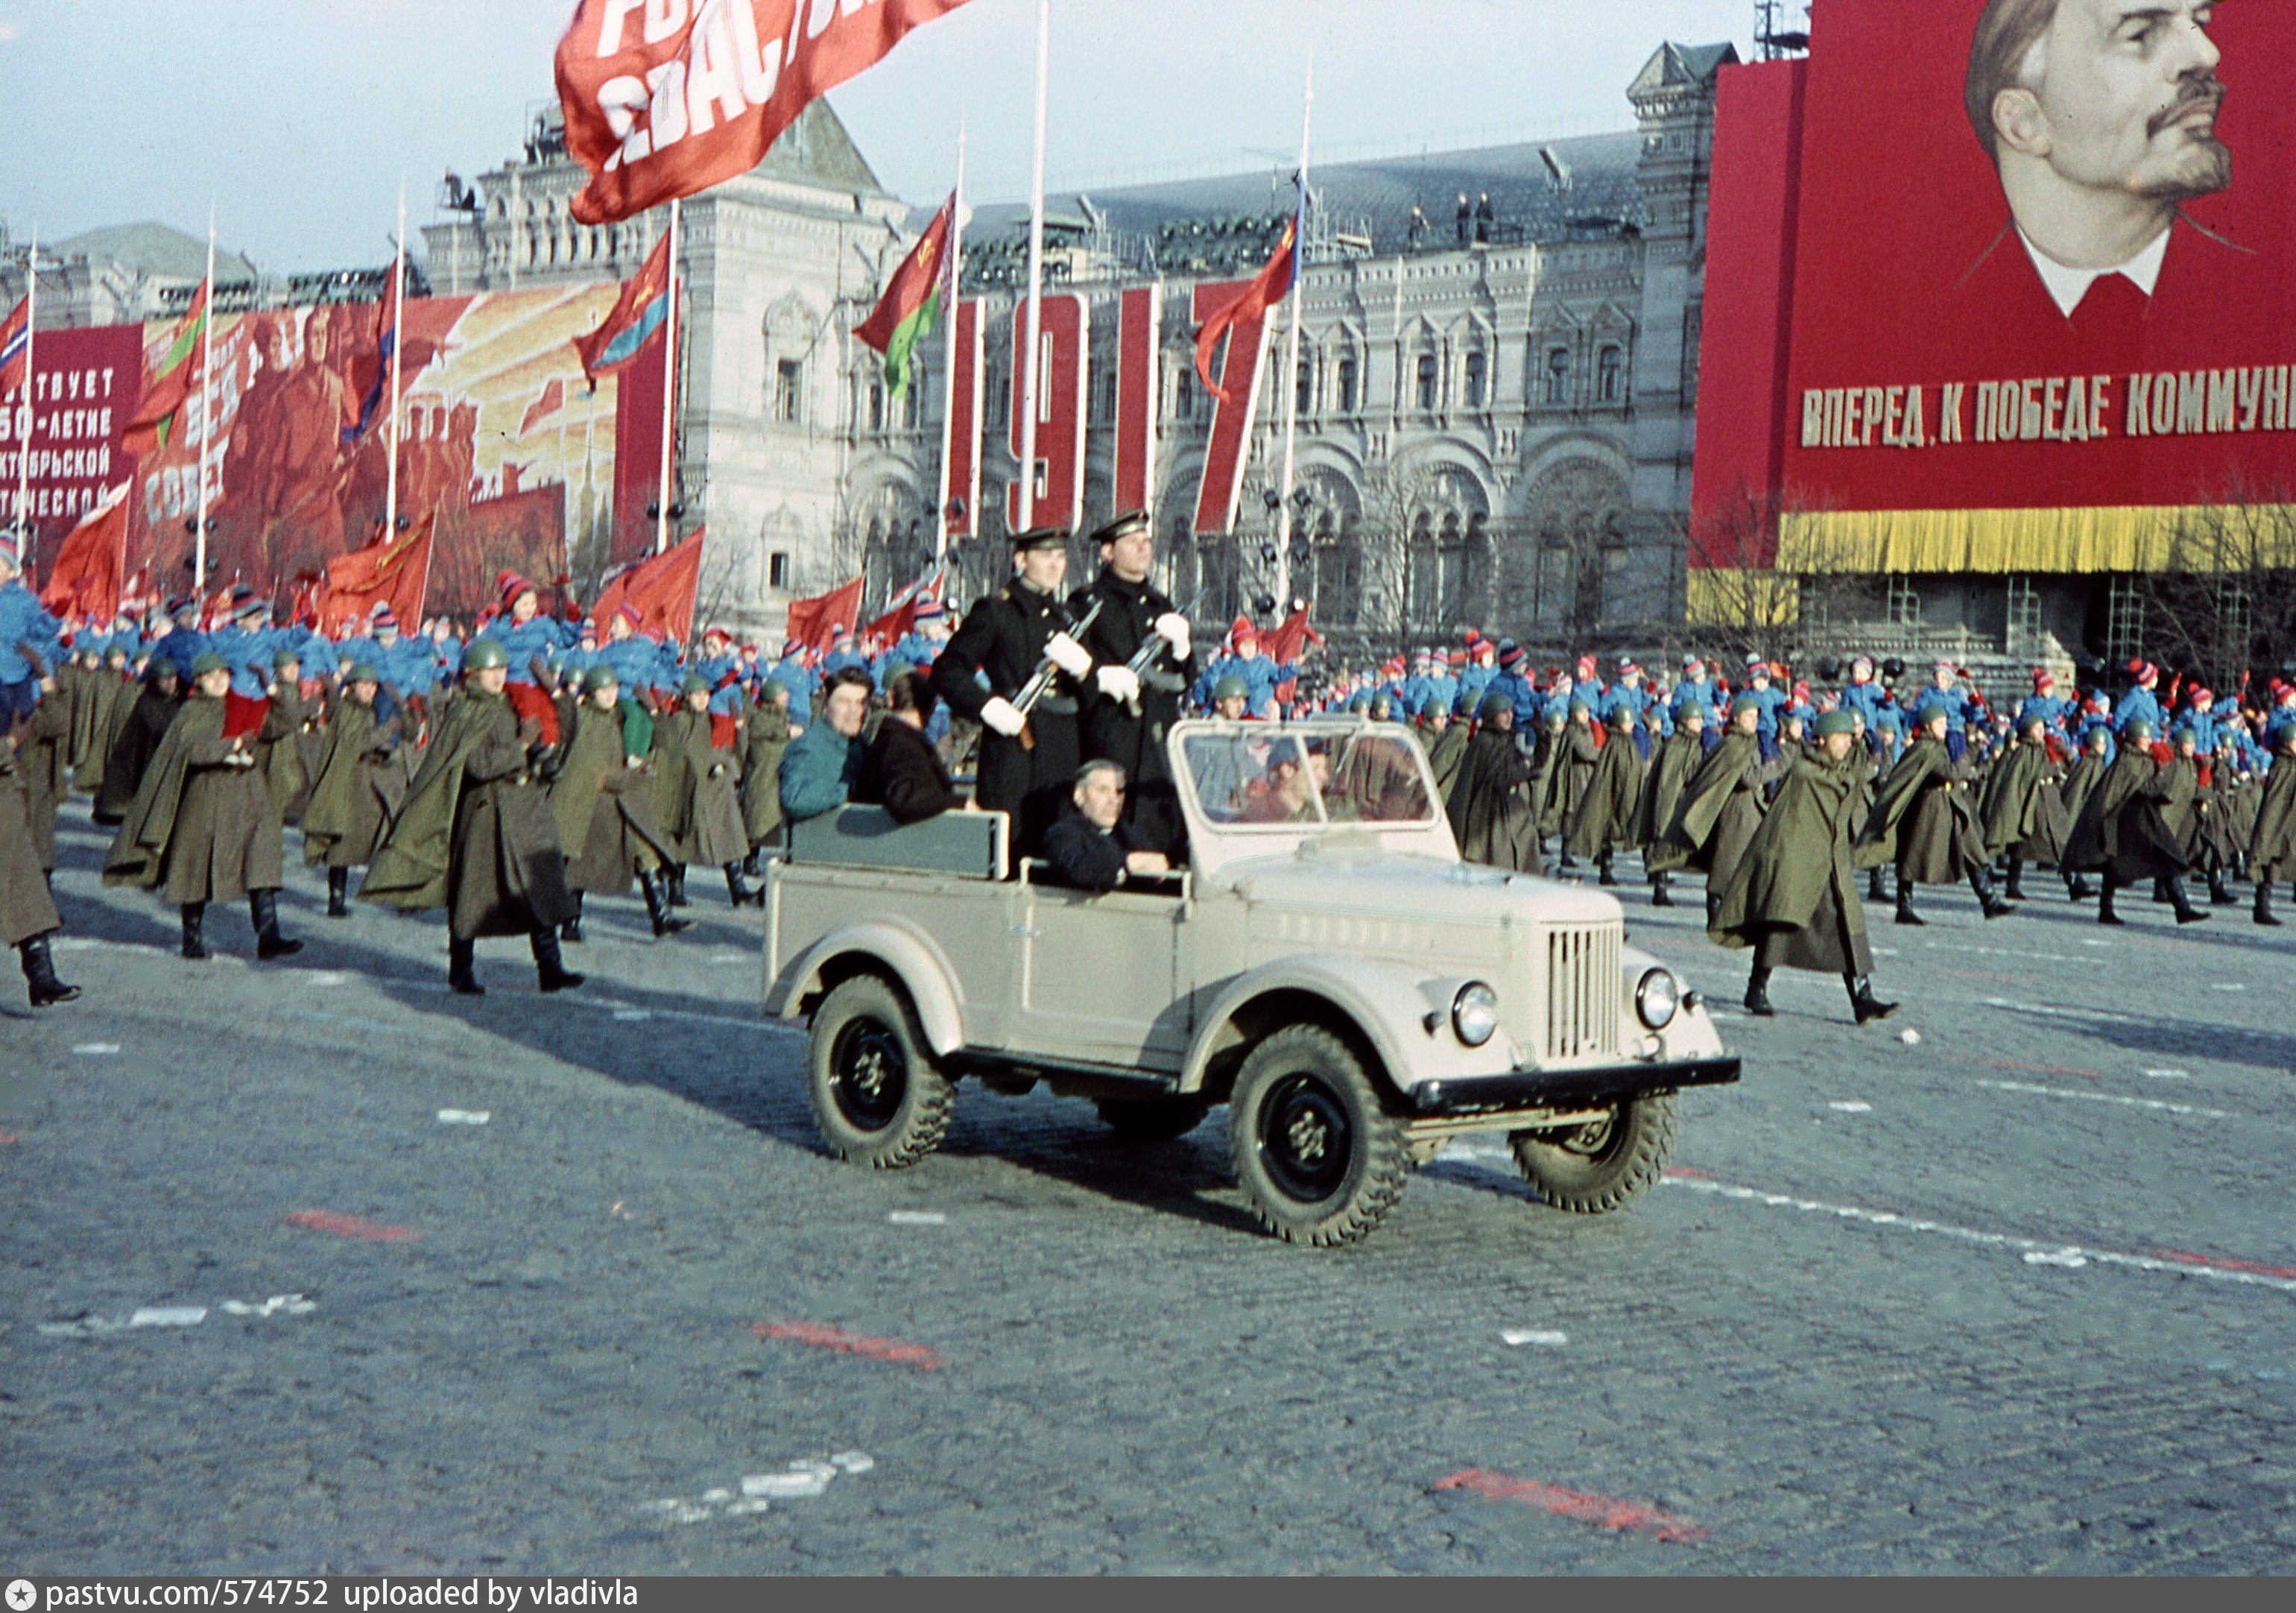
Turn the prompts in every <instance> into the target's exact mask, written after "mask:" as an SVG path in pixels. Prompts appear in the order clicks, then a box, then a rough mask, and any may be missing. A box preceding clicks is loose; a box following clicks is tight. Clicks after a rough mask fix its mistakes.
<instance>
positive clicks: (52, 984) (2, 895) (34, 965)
mask: <svg viewBox="0 0 2296 1613" xmlns="http://www.w3.org/2000/svg"><path fill="white" fill-rule="evenodd" d="M63 925H64V921H63V919H62V918H61V917H59V916H58V914H57V912H56V904H55V899H54V898H53V897H52V896H51V895H49V893H48V881H47V875H46V870H45V869H44V868H41V867H40V859H39V854H38V852H36V851H35V850H34V849H33V846H32V833H31V825H30V822H29V819H28V816H27V814H26V811H25V807H24V788H23V780H22V779H21V778H20V777H19V776H18V774H17V770H16V746H15V744H14V742H13V740H12V738H10V737H0V944H4V945H7V946H12V947H14V948H15V949H16V955H17V957H18V958H19V959H21V961H22V963H23V966H24V985H25V989H26V992H28V994H29V997H30V999H31V1003H32V1006H33V1007H34V1008H52V1007H53V1006H54V1005H55V1004H57V1003H60V1002H70V1000H72V999H73V998H75V997H78V995H79V988H78V986H72V985H66V984H64V983H63V982H61V980H58V979H57V978H56V966H55V960H54V959H53V957H52V956H51V954H50V952H49V949H48V937H49V936H51V935H53V934H55V933H56V932H57V931H58V930H60V929H61V928H63Z"/></svg>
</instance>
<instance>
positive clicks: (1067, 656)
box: [1045, 633, 1092, 682]
mask: <svg viewBox="0 0 2296 1613" xmlns="http://www.w3.org/2000/svg"><path fill="white" fill-rule="evenodd" d="M1045 656H1046V659H1047V660H1049V661H1050V662H1052V663H1053V664H1054V666H1056V667H1058V668H1060V669H1061V671H1063V672H1066V673H1067V674H1068V675H1069V676H1070V677H1071V678H1073V679H1077V680H1078V682H1082V681H1083V679H1084V677H1085V674H1086V673H1087V672H1089V671H1092V653H1091V652H1090V651H1089V650H1087V649H1086V648H1085V647H1084V646H1082V645H1080V644H1078V642H1077V641H1076V640H1075V639H1073V638H1070V637H1069V636H1068V635H1067V634H1066V633H1054V635H1053V636H1052V637H1051V638H1048V639H1046V641H1045Z"/></svg>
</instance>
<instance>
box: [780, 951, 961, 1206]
mask: <svg viewBox="0 0 2296 1613" xmlns="http://www.w3.org/2000/svg"><path fill="white" fill-rule="evenodd" d="M806 1074H807V1082H806V1085H807V1089H808V1097H809V1098H810V1099H812V1102H813V1119H814V1123H815V1124H816V1126H818V1127H819V1128H820V1130H821V1140H822V1141H824V1143H826V1144H828V1145H829V1151H830V1152H831V1153H832V1154H834V1155H836V1156H837V1157H838V1158H840V1159H842V1160H846V1161H849V1163H851V1164H865V1165H868V1166H871V1167H872V1168H873V1169H876V1170H880V1171H898V1170H900V1169H903V1168H904V1167H906V1166H908V1165H913V1164H916V1163H917V1161H919V1160H920V1159H922V1158H923V1157H924V1156H926V1155H928V1154H930V1153H931V1152H932V1151H933V1150H934V1149H935V1148H939V1146H940V1140H941V1138H942V1137H943V1135H945V1134H946V1133H947V1131H948V1121H949V1115H950V1112H951V1110H952V1109H954V1108H955V1102H956V1094H955V1088H954V1087H952V1086H950V1085H949V1083H948V1081H947V1078H946V1077H945V1076H943V1075H942V1074H941V1073H940V1069H939V1066H936V1065H935V1064H934V1063H933V1060H932V1054H931V1050H930V1049H928V1048H927V1047H926V1045H925V1039H924V1033H923V1032H922V1030H921V1029H920V1028H919V1027H918V1025H917V1021H916V1015H915V1014H914V1012H912V1011H911V1009H910V1008H909V1005H908V1001H907V1000H906V998H904V997H903V996H902V995H901V993H900V992H898V991H897V990H896V989H895V988H894V987H892V986H890V985H889V984H887V983H885V982H884V981H882V980H880V979H879V978H877V976H875V975H855V976H854V977H853V978H852V979H850V980H849V981H846V982H845V983H843V984H841V985H840V986H838V987H837V988H836V989H835V990H834V991H832V992H830V993H829V995H828V997H827V998H825V999H824V1000H823V1002H822V1005H821V1007H820V1008H817V1009H816V1010H815V1013H814V1016H813V1040H812V1042H811V1044H810V1045H809V1046H808V1049H807V1051H806Z"/></svg>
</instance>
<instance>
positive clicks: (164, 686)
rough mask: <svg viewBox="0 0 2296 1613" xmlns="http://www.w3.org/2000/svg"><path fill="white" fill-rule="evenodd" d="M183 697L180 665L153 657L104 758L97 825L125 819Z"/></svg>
mask: <svg viewBox="0 0 2296 1613" xmlns="http://www.w3.org/2000/svg"><path fill="white" fill-rule="evenodd" d="M183 698H184V687H183V679H182V676H181V675H180V672H179V671H178V669H177V667H176V663H175V662H173V661H171V660H168V659H167V658H166V657H164V656H160V655H154V656H152V659H151V661H150V662H148V663H147V664H146V665H145V666H144V668H143V683H142V685H141V687H140V688H139V689H138V692H137V694H136V695H135V699H134V701H133V702H132V703H131V704H130V705H129V707H128V712H127V720H126V721H125V722H124V723H122V724H121V726H120V728H119V732H118V733H117V734H116V735H115V736H114V737H113V738H112V741H111V752H110V753H109V754H107V755H106V756H105V758H104V762H103V783H102V786H101V787H100V788H98V789H97V791H96V793H95V812H94V817H95V821H96V822H98V823H100V824H102V825H103V826H104V827H107V828H110V827H115V826H117V825H118V824H119V820H120V819H123V818H125V817H126V816H127V806H128V803H129V802H132V801H134V800H135V792H136V791H137V790H138V789H140V788H141V787H142V786H143V772H144V769H146V768H148V767H150V766H151V765H152V757H153V756H155V755H157V754H158V753H159V751H160V741H161V740H162V739H164V738H165V737H167V733H168V725H169V724H170V723H172V722H174V721H175V720H176V707H177V706H179V705H181V704H183Z"/></svg>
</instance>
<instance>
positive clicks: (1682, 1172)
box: [1667, 1165, 1714, 1181]
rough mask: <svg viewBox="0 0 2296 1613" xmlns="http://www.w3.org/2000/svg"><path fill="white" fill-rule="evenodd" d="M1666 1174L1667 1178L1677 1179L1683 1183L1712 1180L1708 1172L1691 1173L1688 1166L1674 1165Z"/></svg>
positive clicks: (1712, 1177) (1712, 1176)
mask: <svg viewBox="0 0 2296 1613" xmlns="http://www.w3.org/2000/svg"><path fill="white" fill-rule="evenodd" d="M1667 1174H1668V1175H1669V1176H1675V1177H1679V1178H1681V1179H1682V1180H1683V1181H1713V1180H1714V1175H1713V1173H1711V1172H1710V1171H1693V1170H1692V1169H1691V1168H1690V1167H1689V1166H1688V1165H1676V1166H1675V1167H1674V1168H1673V1169H1671V1170H1669V1172H1667Z"/></svg>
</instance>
